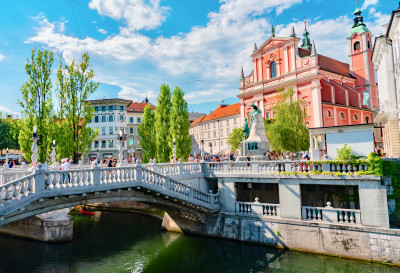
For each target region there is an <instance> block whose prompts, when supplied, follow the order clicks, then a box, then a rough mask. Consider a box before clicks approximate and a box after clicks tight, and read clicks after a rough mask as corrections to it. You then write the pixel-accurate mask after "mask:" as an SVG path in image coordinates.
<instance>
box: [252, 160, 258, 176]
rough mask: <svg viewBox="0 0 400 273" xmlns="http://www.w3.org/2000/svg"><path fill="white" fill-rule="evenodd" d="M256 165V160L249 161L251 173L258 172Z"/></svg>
mask: <svg viewBox="0 0 400 273" xmlns="http://www.w3.org/2000/svg"><path fill="white" fill-rule="evenodd" d="M258 166H259V162H258V161H252V162H251V172H252V173H258Z"/></svg>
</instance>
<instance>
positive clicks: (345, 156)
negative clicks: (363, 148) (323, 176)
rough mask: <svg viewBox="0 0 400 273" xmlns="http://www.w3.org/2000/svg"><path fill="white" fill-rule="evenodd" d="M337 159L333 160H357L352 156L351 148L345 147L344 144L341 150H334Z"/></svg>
mask: <svg viewBox="0 0 400 273" xmlns="http://www.w3.org/2000/svg"><path fill="white" fill-rule="evenodd" d="M336 153H337V157H336V158H335V160H354V159H357V156H355V155H354V154H353V150H352V149H351V146H349V145H347V144H346V143H345V144H344V145H343V147H342V148H336Z"/></svg>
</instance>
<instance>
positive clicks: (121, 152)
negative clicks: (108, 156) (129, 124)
mask: <svg viewBox="0 0 400 273" xmlns="http://www.w3.org/2000/svg"><path fill="white" fill-rule="evenodd" d="M123 138H124V137H123V135H122V130H119V133H118V165H121V164H122V163H124V162H123V160H124V147H122V141H123Z"/></svg>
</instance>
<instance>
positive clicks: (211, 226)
mask: <svg viewBox="0 0 400 273" xmlns="http://www.w3.org/2000/svg"><path fill="white" fill-rule="evenodd" d="M174 216H175V215H168V214H166V215H165V216H164V217H165V219H164V221H163V227H164V228H165V229H167V230H171V231H177V230H179V229H180V230H182V232H184V233H193V234H199V235H205V236H211V237H220V238H227V239H232V240H238V241H242V242H250V243H259V244H263V245H267V246H275V247H278V248H287V249H296V250H300V251H307V252H314V253H320V254H328V255H335V256H342V257H348V258H355V259H363V260H368V261H378V262H387V263H393V264H396V265H400V230H390V229H380V228H366V227H360V226H357V227H356V226H355V227H349V226H341V225H330V224H322V223H307V222H302V221H296V220H284V219H277V220H268V221H267V220H261V219H260V218H256V217H254V218H252V217H239V216H236V215H229V214H223V213H220V214H218V216H211V217H207V220H206V222H205V223H204V224H202V223H197V224H195V223H194V222H191V221H187V220H185V219H183V218H179V217H174ZM177 227H179V229H177Z"/></svg>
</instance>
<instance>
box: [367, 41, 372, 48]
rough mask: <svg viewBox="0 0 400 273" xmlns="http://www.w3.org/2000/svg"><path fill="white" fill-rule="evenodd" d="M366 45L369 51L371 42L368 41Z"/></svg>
mask: <svg viewBox="0 0 400 273" xmlns="http://www.w3.org/2000/svg"><path fill="white" fill-rule="evenodd" d="M367 45H368V49H371V42H370V41H368V42H367Z"/></svg>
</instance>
